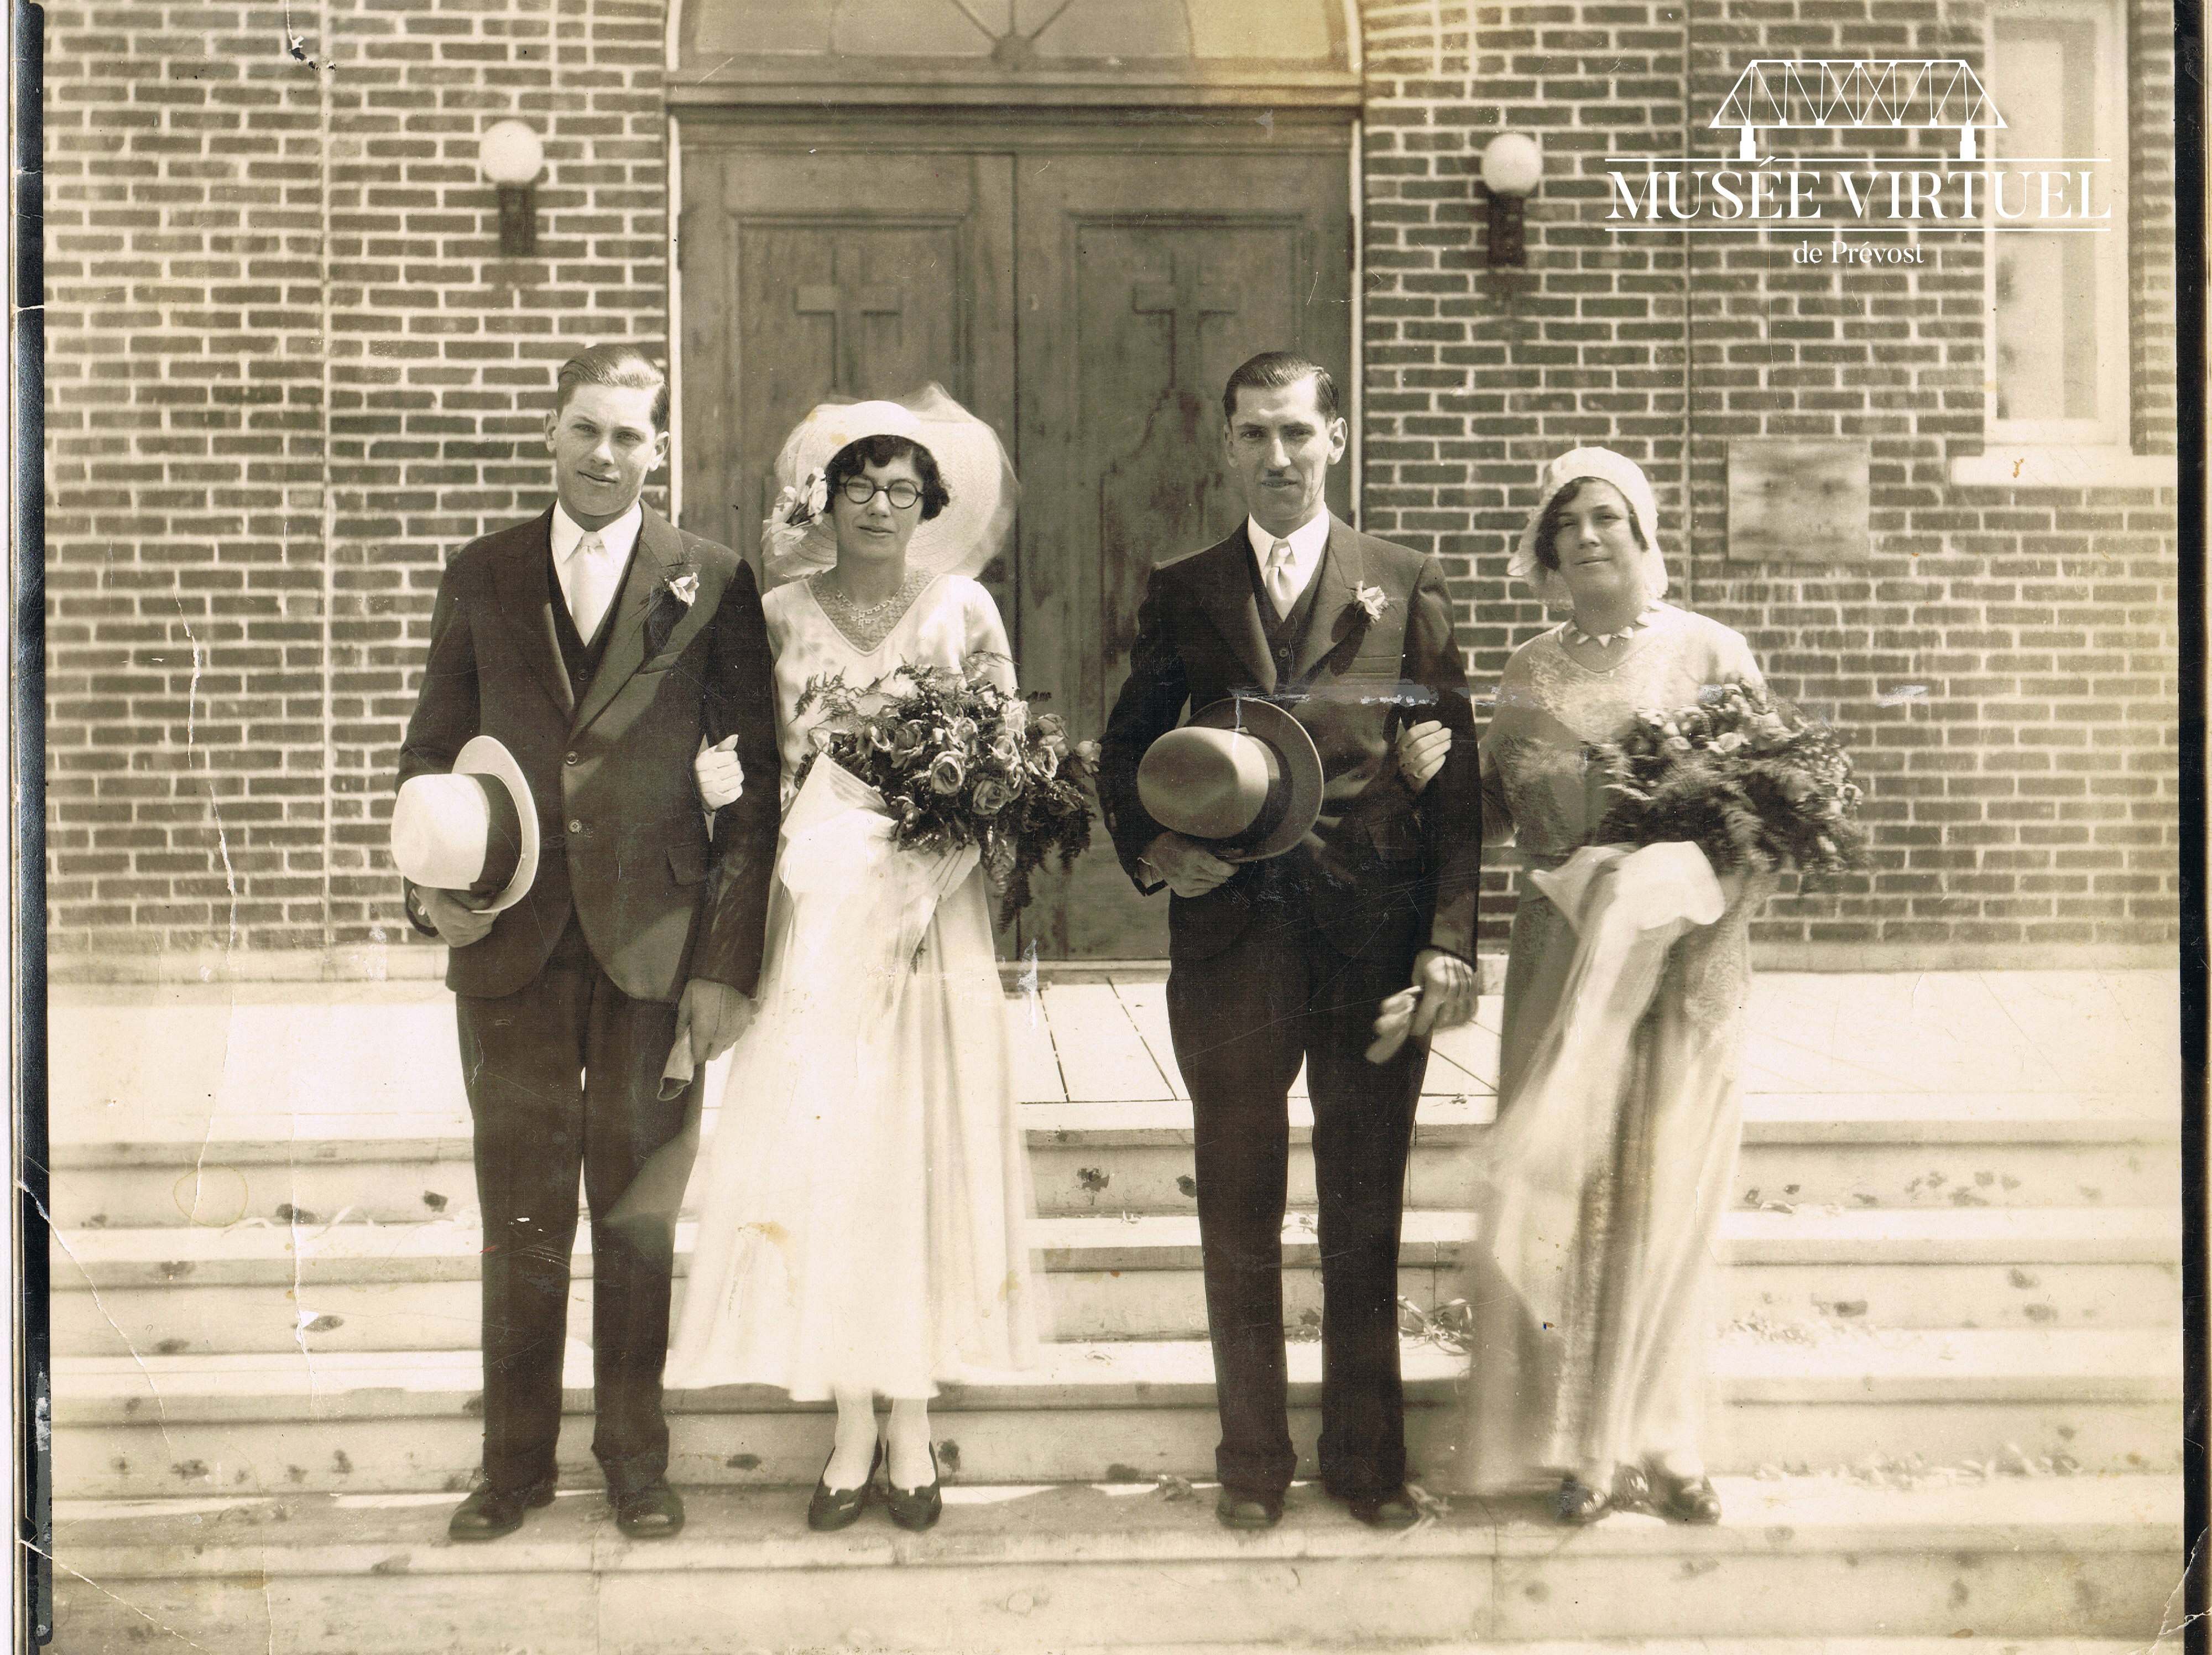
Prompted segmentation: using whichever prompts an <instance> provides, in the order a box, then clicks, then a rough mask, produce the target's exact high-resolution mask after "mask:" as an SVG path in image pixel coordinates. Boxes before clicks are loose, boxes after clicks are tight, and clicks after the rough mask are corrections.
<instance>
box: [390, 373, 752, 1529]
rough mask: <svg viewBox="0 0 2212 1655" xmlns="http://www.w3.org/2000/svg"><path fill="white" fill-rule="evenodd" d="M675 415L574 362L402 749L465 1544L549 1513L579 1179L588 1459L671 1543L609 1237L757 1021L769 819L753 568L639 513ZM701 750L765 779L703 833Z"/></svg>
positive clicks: (659, 1431) (642, 1337)
mask: <svg viewBox="0 0 2212 1655" xmlns="http://www.w3.org/2000/svg"><path fill="white" fill-rule="evenodd" d="M668 396H669V393H668V381H667V378H666V376H665V374H662V373H661V371H660V370H659V368H657V367H655V366H654V365H653V362H651V360H650V359H648V358H647V357H646V356H643V355H642V354H641V353H640V352H638V351H637V350H635V349H633V348H631V347H629V346H627V345H599V346H594V347H593V348H592V349H591V350H586V351H583V352H582V353H580V355H578V356H575V357H574V358H572V359H571V360H570V361H569V362H568V363H566V364H565V365H564V366H563V367H562V369H561V373H560V378H559V389H558V392H557V402H556V406H555V408H554V411H553V413H552V414H551V416H550V417H549V418H548V420H547V422H546V434H545V435H546V447H547V448H548V449H549V450H550V452H551V453H552V456H553V463H554V485H555V493H556V502H555V504H554V505H553V506H552V507H551V508H549V509H548V510H547V511H546V512H544V514H541V515H539V516H538V517H535V518H533V519H532V520H530V521H528V522H526V523H520V524H517V525H516V526H513V527H512V528H508V529H503V530H501V531H500V532H497V533H495V534H490V535H487V536H486V537H484V538H483V539H480V540H477V541H474V542H472V543H471V544H470V545H466V546H464V547H462V548H461V549H460V551H457V552H455V553H454V554H453V558H452V560H451V561H450V562H449V563H447V567H446V571H445V575H444V578H443V579H442V580H441V582H440V583H439V587H438V599H437V605H436V607H435V610H434V611H433V612H432V616H431V622H430V651H429V657H428V661H427V663H426V664H425V666H424V668H423V674H422V692H421V698H420V699H419V701H418V702H417V703H416V709H415V714H414V717H413V718H412V719H411V720H410V721H409V724H408V727H407V736H406V739H405V742H404V745H402V746H401V749H400V759H399V779H400V782H401V801H400V804H399V806H398V808H397V809H396V810H395V812H394V821H393V826H394V835H393V845H394V853H395V856H396V857H397V858H398V860H399V861H400V863H401V866H402V868H403V871H407V872H410V873H413V874H415V875H417V876H419V877H418V878H412V879H410V883H409V885H408V892H407V896H408V912H409V915H410V917H411V918H413V919H414V920H415V922H416V925H417V926H418V927H419V928H422V929H424V930H426V931H435V933H436V934H437V935H439V936H440V937H441V938H442V939H443V940H445V941H446V942H447V944H448V945H449V946H451V949H452V953H451V956H450V961H449V964H448V965H447V973H446V982H447V986H448V987H449V988H451V989H453V992H454V995H455V1001H456V1006H457V1009H458V1013H459V1025H460V1044H461V1059H462V1072H463V1074H464V1076H465V1080H466V1082H467V1086H468V1091H469V1110H470V1113H471V1116H472V1117H473V1118H474V1121H475V1133H476V1164H477V1195H478V1198H479V1201H480V1202H481V1205H482V1208H483V1230H484V1247H483V1347H484V1457H483V1482H482V1483H481V1485H480V1486H479V1487H478V1488H477V1490H476V1491H475V1492H474V1493H473V1494H471V1495H470V1496H469V1498H468V1500H466V1501H465V1503H464V1504H463V1505H462V1506H460V1508H459V1510H458V1511H456V1512H454V1513H453V1518H452V1521H451V1523H450V1524H449V1531H450V1533H451V1534H452V1536H453V1538H454V1539H456V1540H490V1539H495V1538H496V1537H497V1536H501V1535H503V1534H506V1533H508V1532H510V1531H512V1530H513V1529H515V1528H517V1527H519V1526H520V1524H521V1523H522V1520H523V1516H524V1513H525V1512H526V1510H527V1509H528V1508H530V1507H532V1506H543V1505H544V1504H546V1503H547V1502H548V1501H550V1500H551V1499H552V1497H553V1486H554V1477H555V1474H556V1460H555V1450H556V1440H557V1439H558V1437H559V1434H560V1427H561V1390H562V1372H561V1371H562V1354H563V1351H564V1347H565V1344H566V1340H567V1320H568V1259H569V1254H570V1251H571V1250H572V1248H573V1246H574V1239H575V1230H576V1190H577V1183H578V1178H579V1176H580V1177H581V1178H582V1182H583V1187H584V1191H585V1197H586V1202H587V1203H588V1205H589V1207H590V1210H591V1214H592V1383H593V1394H594V1396H595V1398H596V1402H597V1409H598V1428H597V1431H596V1433H595V1434H594V1436H593V1439H592V1452H593V1454H594V1455H595V1456H596V1457H598V1459H599V1463H600V1466H601V1468H602V1469H604V1470H605V1474H606V1479H607V1489H608V1494H609V1498H610V1499H611V1501H612V1503H613V1505H614V1508H615V1518H616V1522H617V1526H618V1527H619V1528H620V1529H621V1530H622V1531H623V1533H624V1534H626V1535H629V1536H632V1537H635V1538H651V1537H659V1536H669V1535H673V1534H674V1533H676V1532H677V1530H679V1529H680V1528H682V1526H683V1524H684V1507H683V1504H682V1502H681V1501H680V1500H678V1498H677V1496H676V1494H675V1493H674V1491H673V1490H671V1488H669V1487H668V1482H667V1476H666V1473H667V1465H668V1427H667V1425H666V1422H665V1420H664V1418H663V1416H662V1413H661V1397H660V1372H661V1365H662V1361H663V1359H664V1357H665V1354H666V1350H667V1344H668V1298H669V1275H670V1262H671V1251H672V1249H671V1242H670V1238H669V1236H668V1234H667V1233H666V1226H665V1224H661V1225H658V1226H647V1228H646V1229H645V1230H644V1231H642V1232H641V1231H640V1230H639V1229H637V1228H635V1227H617V1226H611V1225H609V1224H608V1223H607V1222H606V1217H607V1214H608V1212H609V1210H610V1209H611V1208H612V1206H613V1205H614V1203H615V1202H616V1201H617V1199H618V1198H619V1197H620V1196H622V1194H623V1190H625V1189H626V1188H627V1187H628V1186H629V1182H630V1180H631V1179H632V1177H634V1176H635V1173H636V1171H637V1169H638V1167H639V1166H640V1165H641V1163H643V1162H644V1161H645V1160H646V1159H647V1157H648V1156H649V1155H651V1154H652V1153H653V1151H654V1150H656V1149H658V1148H659V1147H661V1146H662V1145H663V1144H665V1143H666V1142H668V1141H669V1140H671V1138H673V1137H675V1136H676V1135H677V1134H678V1132H679V1130H680V1129H682V1128H683V1126H684V1121H685V1117H686V1116H687V1114H688V1112H689V1110H690V1103H691V1098H690V1090H691V1089H692V1088H696V1086H698V1085H700V1084H701V1082H700V1081H699V1080H697V1079H696V1078H694V1079H693V1080H691V1081H690V1086H689V1087H687V1086H680V1085H671V1086H666V1087H664V1086H663V1085H662V1073H663V1070H664V1068H670V1069H672V1070H674V1071H678V1072H683V1071H684V1067H685V1062H686V1061H687V1060H688V1061H689V1062H690V1064H691V1065H692V1066H693V1067H694V1068H697V1067H700V1066H703V1064H704V1063H705V1062H706V1060H707V1059H708V1057H710V1056H714V1054H716V1053H718V1052H720V1051H722V1050H726V1048H727V1047H728V1046H729V1045H730V1044H731V1043H732V1041H733V1040H735V1038H736V1037H737V1036H738V1032H739V1031H740V1030H741V1029H742V1028H743V1027H744V1020H745V1018H746V1016H747V1015H748V1014H749V1012H750V1004H751V1002H750V999H749V998H748V996H749V995H750V994H751V993H752V991H753V989H754V986H755V982H756V979H757V976H758V974H759V970H760V964H761V950H762V943H763V927H764V923H765V919H766V914H767V907H768V889H769V873H770V871H771V868H772V867H773V863H774V857H775V834H776V818H777V807H776V803H777V801H776V787H775V774H776V750H775V700H774V691H773V687H772V685H771V681H770V677H769V672H770V661H769V646H768V638H767V632H766V628H765V624H764V623H763V618H762V613H761V603H760V596H759V592H758V588H757V586H756V584H755V582H754V580H753V575H752V572H751V570H750V569H749V568H748V567H747V565H746V564H745V563H744V561H743V560H742V559H740V558H739V557H738V555H737V554H736V553H735V552H732V551H730V550H729V549H728V548H726V547H724V546H718V545H713V544H711V543H710V542H708V541H705V540H702V539H699V538H696V536H693V535H690V534H685V533H684V532H681V531H680V530H678V529H677V528H676V527H675V526H673V525H671V523H669V522H668V521H667V520H665V518H662V517H661V516H659V514H656V513H653V512H651V511H648V510H646V509H645V508H643V507H642V506H641V504H640V502H639V499H638V496H639V491H640V490H641V488H642V487H643V485H644V483H645V479H646V478H647V477H648V476H649V475H650V474H651V473H652V472H654V471H656V470H657V469H659V466H660V465H662V464H663V463H664V462H665V459H667V455H668ZM702 741H704V742H706V743H709V744H732V745H734V750H735V751H736V754H737V757H738V762H739V764H740V765H741V766H742V769H743V772H744V776H746V777H747V779H748V783H749V784H748V785H747V786H746V787H745V788H744V791H743V793H742V794H740V795H739V797H738V799H737V800H734V801H733V802H732V803H730V804H728V805H726V806H723V807H722V808H721V809H720V811H718V812H716V813H715V815H714V827H713V835H712V837H711V839H710V838H709V836H708V829H707V825H706V823H705V821H704V819H703V818H702V813H701V811H700V807H699V797H698V794H697V792H696V783H695V782H694V779H693V770H692V761H693V757H694V755H695V754H696V752H697V751H699V748H700V746H701V745H702ZM756 782H757V785H754V784H753V783H756ZM510 837H512V838H513V840H514V843H513V844H512V845H511V846H510V845H509V843H508V840H509V838H510ZM679 1045H680V1046H681V1047H682V1048H683V1050H682V1052H681V1053H680V1055H678V1058H677V1061H676V1062H672V1063H671V1054H674V1053H676V1050H677V1048H678V1047H679ZM663 1092H674V1093H675V1095H674V1096H673V1097H664V1096H663V1095H662V1094H663Z"/></svg>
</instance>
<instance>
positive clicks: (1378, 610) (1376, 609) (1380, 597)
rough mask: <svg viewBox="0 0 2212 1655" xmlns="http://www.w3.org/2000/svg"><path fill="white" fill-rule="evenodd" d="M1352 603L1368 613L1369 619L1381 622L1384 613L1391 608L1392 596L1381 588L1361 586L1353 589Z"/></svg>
mask: <svg viewBox="0 0 2212 1655" xmlns="http://www.w3.org/2000/svg"><path fill="white" fill-rule="evenodd" d="M1352 602H1354V603H1356V604H1358V605H1359V606H1360V608H1362V609H1363V610H1364V611H1367V618H1368V619H1369V620H1370V621H1379V620H1381V619H1382V618H1383V611H1384V610H1386V609H1388V608H1389V607H1390V594H1389V593H1387V592H1385V591H1383V588H1382V587H1379V586H1364V585H1363V586H1359V587H1354V588H1353V589H1352Z"/></svg>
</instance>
